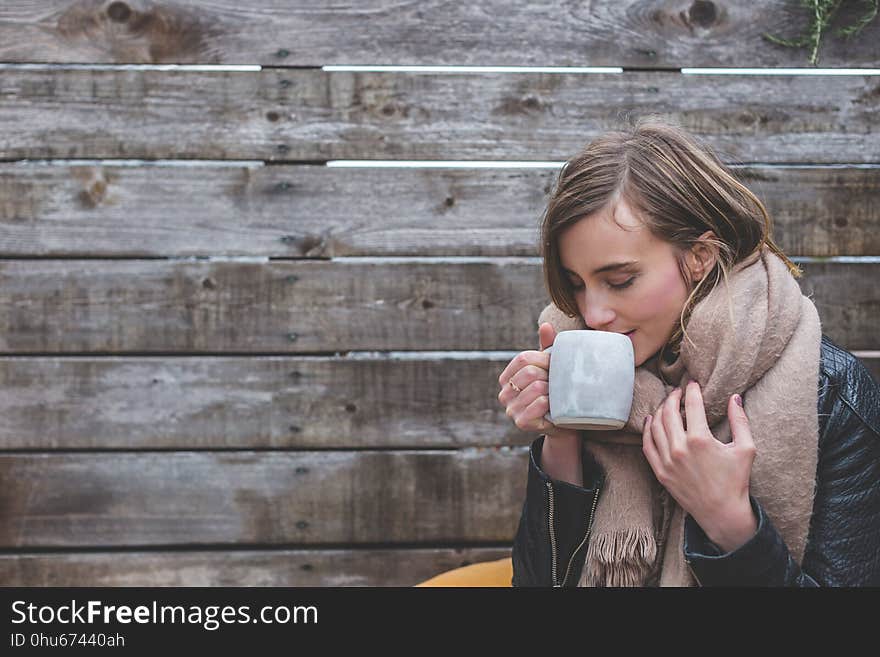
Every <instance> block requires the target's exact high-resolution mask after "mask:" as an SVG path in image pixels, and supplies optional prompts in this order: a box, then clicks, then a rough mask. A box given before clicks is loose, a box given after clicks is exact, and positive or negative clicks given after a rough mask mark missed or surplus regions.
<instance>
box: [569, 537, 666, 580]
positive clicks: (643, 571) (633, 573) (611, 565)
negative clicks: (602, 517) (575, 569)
mask: <svg viewBox="0 0 880 657" xmlns="http://www.w3.org/2000/svg"><path fill="white" fill-rule="evenodd" d="M656 558H657V542H656V540H655V539H654V535H653V533H652V532H649V531H647V530H644V529H639V528H637V529H632V530H626V531H615V532H606V533H602V534H596V535H593V536H592V537H591V538H590V543H589V547H588V548H587V558H586V564H585V567H584V578H585V580H586V586H592V587H622V586H642V585H643V583H644V581H645V577H646V576H647V575H648V572H649V571H650V570H651V566H653V565H654V561H655V559H656Z"/></svg>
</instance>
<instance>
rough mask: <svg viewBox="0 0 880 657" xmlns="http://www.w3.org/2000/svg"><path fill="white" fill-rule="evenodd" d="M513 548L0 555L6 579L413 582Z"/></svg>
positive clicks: (39, 582)
mask: <svg viewBox="0 0 880 657" xmlns="http://www.w3.org/2000/svg"><path fill="white" fill-rule="evenodd" d="M509 556H510V548H509V547H507V548H504V547H500V548H493V547H486V548H473V547H472V548H458V549H455V548H414V549H408V550H405V549H376V550H370V549H361V550H320V549H313V550H235V551H231V550H230V551H223V552H221V551H216V552H214V551H212V552H170V551H157V552H153V551H149V552H128V551H126V552H96V553H87V552H73V553H62V554H33V553H31V554H3V555H0V582H2V583H3V586H413V585H415V584H418V583H420V582H424V581H425V580H427V579H430V578H431V577H433V576H435V575H438V574H439V573H442V572H445V571H447V570H452V569H453V568H460V567H461V566H467V565H469V564H473V563H478V562H481V561H494V560H496V559H503V558H505V557H509Z"/></svg>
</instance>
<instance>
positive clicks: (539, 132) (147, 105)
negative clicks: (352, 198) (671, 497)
mask: <svg viewBox="0 0 880 657" xmlns="http://www.w3.org/2000/svg"><path fill="white" fill-rule="evenodd" d="M878 23H880V22H878ZM196 90H197V91H196ZM0 94H2V97H3V103H0V126H2V127H0V158H2V159H22V158H113V159H118V158H123V159H132V158H140V159H151V160H152V159H162V158H174V159H181V158H192V159H245V160H264V161H271V162H280V161H311V162H315V161H319V162H324V161H327V160H334V159H428V160H443V159H452V160H458V159H461V160H494V159H500V160H539V161H544V160H552V161H562V160H566V159H568V158H569V157H571V156H572V155H573V154H574V153H575V152H576V151H577V150H579V149H580V148H581V146H582V145H583V144H585V143H587V142H589V141H590V140H592V139H593V138H594V137H596V136H597V135H599V134H601V133H604V132H606V131H607V130H610V129H615V128H618V127H620V126H622V125H625V123H626V121H627V120H629V119H632V118H635V117H637V116H640V115H643V114H646V113H655V114H659V115H661V116H663V117H665V118H671V119H673V120H675V121H678V122H680V123H681V125H682V127H683V128H685V129H686V130H688V131H689V132H691V133H693V134H695V135H696V136H698V137H701V138H703V139H704V140H705V141H706V142H707V143H708V144H709V145H711V146H712V147H713V148H714V149H715V150H716V151H717V152H718V153H719V155H720V157H721V158H722V159H723V160H725V161H727V162H730V163H732V164H735V163H762V164H768V163H770V164H772V163H811V164H817V163H876V160H877V152H878V144H880V140H878V137H877V133H876V130H875V121H876V115H877V111H878V109H880V81H878V78H877V77H872V76H867V75H862V76H849V75H847V76H834V75H832V76H828V75H825V76H775V75H758V76H752V75H746V76H742V75H714V76H704V75H681V74H679V73H678V72H650V73H645V72H627V73H623V74H573V73H518V74H510V73H454V74H450V73H446V74H442V73H433V74H402V73H384V72H383V73H380V72H370V73H365V72H328V71H321V70H294V69H291V70H279V69H264V70H262V71H258V72H242V71H222V72H203V71H184V70H172V71H157V70H57V69H44V70H31V69H26V70H22V69H11V70H7V71H4V74H3V76H2V78H0Z"/></svg>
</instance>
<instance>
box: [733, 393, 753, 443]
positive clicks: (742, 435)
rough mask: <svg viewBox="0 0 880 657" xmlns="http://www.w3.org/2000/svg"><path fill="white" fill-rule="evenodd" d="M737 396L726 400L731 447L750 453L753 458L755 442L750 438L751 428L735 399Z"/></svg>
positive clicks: (743, 411)
mask: <svg viewBox="0 0 880 657" xmlns="http://www.w3.org/2000/svg"><path fill="white" fill-rule="evenodd" d="M737 397H739V395H731V396H730V399H728V400H727V417H728V419H729V421H730V433H731V435H732V436H733V440H732V441H731V442H732V445H733V446H734V447H736V448H737V449H742V450H744V451H747V452H750V453H751V454H752V457H754V455H755V452H756V447H755V440H754V438H753V437H752V428H751V427H750V426H749V418H748V417H747V416H746V412H745V410H744V409H743V407H742V406H740V405H739V404H738V403H737V401H736V398H737Z"/></svg>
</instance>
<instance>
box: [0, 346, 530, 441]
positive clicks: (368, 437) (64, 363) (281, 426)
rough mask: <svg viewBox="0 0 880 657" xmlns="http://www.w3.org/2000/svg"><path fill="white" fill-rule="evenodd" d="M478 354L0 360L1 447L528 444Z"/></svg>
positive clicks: (492, 371) (495, 361)
mask: <svg viewBox="0 0 880 657" xmlns="http://www.w3.org/2000/svg"><path fill="white" fill-rule="evenodd" d="M480 356H481V355H480V354H471V356H470V357H467V354H465V355H464V356H462V355H461V354H459V355H458V356H457V357H456V356H454V355H449V356H448V357H444V356H443V354H436V353H434V354H424V355H422V356H421V357H419V356H418V355H417V354H416V355H414V357H412V358H405V359H400V358H395V357H394V356H391V357H389V356H382V355H376V356H375V357H370V358H363V359H361V358H356V359H353V358H346V357H320V356H318V357H299V358H296V357H246V358H222V357H218V358H215V357H210V358H187V357H184V358H164V357H159V358H115V357H111V358H98V359H94V358H78V357H77V358H39V357H36V358H2V359H0V389H2V391H3V394H2V395H0V417H2V418H3V422H2V423H0V449H87V448H98V449H123V450H124V449H152V448H160V449H174V448H178V449H211V448H223V449H236V448H237V449H241V448H244V449H257V448H260V449H277V448H281V449H304V448H305V449H308V448H312V449H326V448H336V449H338V448H351V447H353V446H356V447H357V448H360V449H367V448H392V447H398V448H399V447H415V448H426V447H435V448H450V447H453V448H454V447H476V446H484V447H489V446H494V445H499V444H505V445H527V444H528V443H529V442H530V440H531V439H533V438H534V437H535V436H534V435H532V434H528V433H524V432H522V431H520V430H519V429H517V427H516V426H515V425H514V424H513V422H512V421H511V420H510V418H508V417H507V415H506V413H505V407H504V406H502V405H501V404H500V402H499V401H498V393H499V392H500V390H501V388H500V387H499V384H498V377H499V375H500V374H501V372H502V371H504V368H505V367H506V366H507V364H508V362H509V361H510V359H511V358H512V356H510V357H502V356H500V355H496V356H495V357H491V358H488V357H480Z"/></svg>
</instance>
